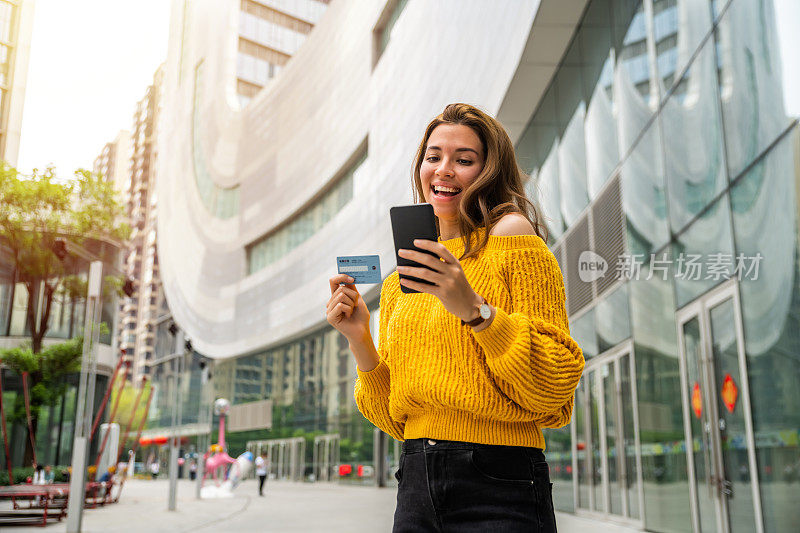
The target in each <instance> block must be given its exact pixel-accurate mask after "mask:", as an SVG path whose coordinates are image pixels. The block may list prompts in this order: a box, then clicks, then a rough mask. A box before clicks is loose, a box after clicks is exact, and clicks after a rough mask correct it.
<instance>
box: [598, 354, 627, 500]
mask: <svg viewBox="0 0 800 533" xmlns="http://www.w3.org/2000/svg"><path fill="white" fill-rule="evenodd" d="M598 375H599V377H600V379H601V383H602V387H603V407H604V419H605V435H606V454H605V463H606V465H607V469H608V512H609V513H611V514H616V515H621V514H622V495H621V493H620V491H621V489H622V485H621V483H620V479H619V477H620V475H622V469H621V468H620V465H619V464H618V461H619V459H620V457H621V455H622V454H621V453H620V450H619V448H618V447H617V437H618V436H619V435H618V431H620V427H619V420H617V387H616V383H615V379H614V371H613V367H612V366H611V363H609V364H607V365H603V366H602V367H601V368H600V369H599V370H598Z"/></svg>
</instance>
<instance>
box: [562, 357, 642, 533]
mask: <svg viewBox="0 0 800 533" xmlns="http://www.w3.org/2000/svg"><path fill="white" fill-rule="evenodd" d="M635 375H636V372H635V370H634V360H633V344H632V343H631V342H630V341H626V342H624V343H622V344H620V345H618V346H616V347H614V348H612V349H611V350H608V351H607V352H604V353H602V354H600V355H599V356H597V357H594V358H592V359H590V360H589V361H587V363H586V368H585V369H584V372H583V377H582V378H581V382H580V384H579V385H578V388H577V390H576V393H575V424H573V431H574V433H573V439H572V441H573V443H574V444H573V457H574V465H573V468H574V471H575V477H576V478H577V479H576V481H577V482H576V483H575V490H576V495H575V496H576V499H575V501H576V502H577V507H578V509H579V511H578V514H586V515H603V517H614V518H615V519H617V520H619V521H625V522H628V521H630V522H631V523H632V524H633V525H641V524H642V515H641V508H642V496H643V495H642V476H641V471H642V468H641V453H640V449H641V448H640V446H639V442H638V435H639V420H638V415H637V411H636V381H635V379H634V377H635Z"/></svg>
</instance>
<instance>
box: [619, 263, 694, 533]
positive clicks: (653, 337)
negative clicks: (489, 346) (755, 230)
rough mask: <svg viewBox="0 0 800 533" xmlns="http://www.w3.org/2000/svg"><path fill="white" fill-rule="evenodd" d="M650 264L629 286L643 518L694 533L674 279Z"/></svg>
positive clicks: (650, 524)
mask: <svg viewBox="0 0 800 533" xmlns="http://www.w3.org/2000/svg"><path fill="white" fill-rule="evenodd" d="M648 273H649V265H644V266H643V267H642V271H641V276H640V277H639V279H634V280H632V281H631V282H630V291H631V300H630V302H631V319H632V326H633V339H634V354H635V358H636V362H635V363H636V364H635V366H636V391H637V398H638V406H637V408H638V410H639V435H640V441H641V447H642V481H643V484H644V487H643V488H644V505H645V510H644V513H643V514H644V515H645V516H646V521H647V528H648V529H651V530H654V531H691V522H690V517H689V513H688V512H687V510H688V509H689V484H688V478H687V473H686V472H687V465H686V451H685V448H684V447H683V446H684V430H683V405H682V403H681V396H682V393H681V383H680V373H679V367H678V345H677V338H676V334H677V328H676V324H675V301H674V296H673V281H672V280H673V278H672V277H671V276H668V277H667V278H666V280H664V279H662V278H661V277H660V276H659V275H657V274H656V273H654V274H653V275H652V276H651V277H650V279H647V277H648Z"/></svg>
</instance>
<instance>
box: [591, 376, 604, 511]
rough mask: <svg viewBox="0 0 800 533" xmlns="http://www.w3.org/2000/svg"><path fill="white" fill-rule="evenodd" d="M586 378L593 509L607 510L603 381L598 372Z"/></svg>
mask: <svg viewBox="0 0 800 533" xmlns="http://www.w3.org/2000/svg"><path fill="white" fill-rule="evenodd" d="M586 377H587V380H586V384H587V387H588V389H589V412H590V418H589V420H590V424H591V452H590V454H589V455H590V458H591V469H590V472H591V476H592V477H591V483H592V498H593V499H594V506H593V507H592V509H593V510H596V511H603V512H604V511H605V508H606V502H605V497H604V494H603V456H602V454H601V453H600V446H601V445H600V412H601V410H602V408H603V406H602V404H601V403H600V402H601V399H600V398H601V397H602V390H603V383H602V381H601V376H600V375H599V373H598V372H592V373H590V374H588V375H587V376H586Z"/></svg>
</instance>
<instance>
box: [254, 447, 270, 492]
mask: <svg viewBox="0 0 800 533" xmlns="http://www.w3.org/2000/svg"><path fill="white" fill-rule="evenodd" d="M267 465H268V459H267V452H261V455H259V456H257V457H256V475H257V476H258V495H259V496H263V495H264V482H265V481H266V480H267V472H268V469H267Z"/></svg>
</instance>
